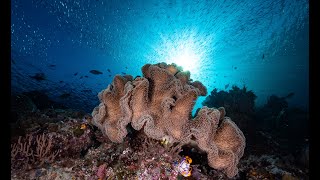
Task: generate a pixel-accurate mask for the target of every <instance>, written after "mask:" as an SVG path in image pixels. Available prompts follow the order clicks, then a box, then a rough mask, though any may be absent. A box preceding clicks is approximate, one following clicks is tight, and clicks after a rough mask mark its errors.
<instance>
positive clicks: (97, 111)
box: [92, 63, 245, 177]
mask: <svg viewBox="0 0 320 180" xmlns="http://www.w3.org/2000/svg"><path fill="white" fill-rule="evenodd" d="M142 73H143V77H136V78H135V79H134V80H133V79H132V77H131V76H120V75H117V76H115V78H114V80H113V82H112V84H110V85H109V86H108V87H107V89H105V90H103V91H101V92H100V93H99V95H98V96H99V99H100V102H101V103H100V105H99V106H98V107H96V108H94V110H93V112H92V116H93V124H95V125H96V126H97V127H98V128H99V129H101V130H102V132H103V133H104V134H105V135H106V136H107V137H108V138H109V139H110V140H111V141H113V142H122V140H123V138H124V137H125V136H126V135H127V129H126V126H127V125H128V124H129V123H131V125H132V127H133V128H134V129H135V130H142V129H143V131H144V132H145V134H146V135H147V136H148V137H150V138H153V139H156V140H162V139H166V140H167V141H169V142H170V143H174V142H179V143H180V145H183V144H188V143H191V142H193V143H196V144H197V145H198V147H199V148H200V149H202V150H203V151H205V152H207V154H208V162H209V165H210V166H211V167H213V168H215V169H219V170H222V171H223V172H225V173H226V175H227V176H228V177H233V176H235V175H236V174H237V173H238V168H237V164H238V162H239V159H240V158H241V157H242V155H243V152H244V148H245V137H244V135H243V133H242V132H241V130H240V129H239V128H238V127H237V126H236V124H235V123H233V122H232V121H231V119H230V118H228V117H224V115H225V110H224V108H218V109H216V108H208V107H206V106H204V107H203V108H201V109H200V110H199V112H198V114H197V116H196V117H195V118H194V119H192V114H191V112H192V109H193V106H194V104H195V101H196V100H197V97H198V96H205V95H206V94H207V90H206V87H205V86H204V85H203V84H202V83H201V82H199V81H194V82H192V80H191V79H190V72H188V71H182V70H181V68H178V67H177V66H176V65H175V64H170V65H167V64H166V63H159V64H155V65H151V64H146V65H144V66H143V67H142Z"/></svg>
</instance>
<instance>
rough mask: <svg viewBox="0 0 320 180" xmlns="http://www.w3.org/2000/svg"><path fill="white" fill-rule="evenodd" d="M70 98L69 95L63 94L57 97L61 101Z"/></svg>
mask: <svg viewBox="0 0 320 180" xmlns="http://www.w3.org/2000/svg"><path fill="white" fill-rule="evenodd" d="M70 96H71V94H70V93H63V94H61V95H60V96H59V98H61V99H66V98H68V97H70Z"/></svg>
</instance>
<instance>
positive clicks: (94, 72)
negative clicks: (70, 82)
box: [90, 70, 103, 75]
mask: <svg viewBox="0 0 320 180" xmlns="http://www.w3.org/2000/svg"><path fill="white" fill-rule="evenodd" d="M90 73H92V74H95V75H98V74H103V73H102V72H101V71H98V70H91V71H90Z"/></svg>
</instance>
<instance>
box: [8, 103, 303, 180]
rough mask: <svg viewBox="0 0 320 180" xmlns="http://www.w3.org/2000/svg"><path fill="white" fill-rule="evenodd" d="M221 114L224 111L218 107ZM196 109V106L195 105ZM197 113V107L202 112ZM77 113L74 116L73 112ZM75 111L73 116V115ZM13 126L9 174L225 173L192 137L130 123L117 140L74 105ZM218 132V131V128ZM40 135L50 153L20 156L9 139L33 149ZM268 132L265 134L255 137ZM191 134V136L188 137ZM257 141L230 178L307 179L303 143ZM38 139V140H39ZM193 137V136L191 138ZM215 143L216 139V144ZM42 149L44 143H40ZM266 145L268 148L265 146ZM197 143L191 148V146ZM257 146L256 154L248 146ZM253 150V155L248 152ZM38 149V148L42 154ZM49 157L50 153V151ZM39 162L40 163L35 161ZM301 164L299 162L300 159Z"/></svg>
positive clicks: (56, 179)
mask: <svg viewBox="0 0 320 180" xmlns="http://www.w3.org/2000/svg"><path fill="white" fill-rule="evenodd" d="M219 111H220V113H221V114H222V115H221V116H222V117H223V114H224V113H225V112H224V111H223V109H222V108H220V109H219ZM199 112H200V111H199ZM202 113H203V112H202ZM77 115H78V116H77ZM75 116H77V117H75ZM22 119H24V121H18V122H16V123H17V126H22V127H23V128H25V130H24V131H23V133H21V134H13V136H12V137H11V138H12V139H11V144H12V147H13V148H12V152H11V153H12V156H11V158H12V163H11V179H13V180H22V179H52V180H60V179H81V180H82V179H88V180H94V179H98V178H101V179H152V178H153V177H158V178H160V179H168V180H169V179H172V180H174V179H191V180H200V179H215V180H224V179H228V177H227V176H226V175H225V174H224V173H223V172H222V171H220V170H216V169H213V168H211V167H210V166H209V165H208V159H207V153H206V152H205V151H203V150H201V149H200V148H199V147H195V146H193V145H192V143H189V144H185V145H184V146H183V147H182V148H179V147H180V146H179V147H178V148H177V147H176V146H170V143H168V144H167V143H166V142H167V141H165V140H162V141H158V140H154V139H152V138H150V137H147V135H146V134H145V133H144V131H135V130H134V129H133V128H132V127H131V126H130V124H129V125H128V126H127V130H128V135H127V136H126V137H125V138H124V139H123V141H122V142H121V143H114V142H112V141H110V140H109V139H108V138H107V137H104V135H103V133H102V132H101V131H100V130H99V129H98V128H97V127H95V126H92V124H91V123H92V122H93V121H92V117H91V116H90V115H88V114H86V115H81V113H79V112H77V111H70V110H62V109H50V110H40V111H37V112H35V113H31V114H25V115H24V116H23V117H22ZM221 135H223V134H221ZM42 136H43V137H45V141H44V142H45V144H48V143H47V142H48V141H49V140H50V139H51V140H50V141H51V145H50V146H48V147H50V148H48V149H50V150H51V151H50V152H51V153H48V154H47V155H48V156H44V157H50V156H51V155H50V154H52V153H55V154H56V153H57V155H56V156H54V158H47V160H45V159H46V158H44V161H42V160H41V159H37V158H35V160H36V161H34V162H33V161H32V158H30V157H29V158H30V159H29V160H28V157H25V156H23V154H20V152H18V153H17V149H16V148H19V147H21V146H20V145H19V146H16V147H14V146H15V145H17V144H19V139H20V143H22V144H24V143H26V145H28V141H29V137H32V138H31V139H32V143H31V146H29V147H28V146H25V147H26V149H29V150H28V152H31V151H30V149H32V150H34V153H35V150H36V148H37V147H36V146H37V142H36V139H37V138H36V137H38V138H39V137H42ZM265 136H269V135H268V134H265V135H264V136H262V137H261V138H263V137H265ZM193 139H194V138H193ZM259 141H261V142H264V144H263V146H260V145H259V144H253V146H247V147H246V151H245V153H244V155H243V157H242V158H241V159H240V161H239V164H238V167H239V173H238V175H236V176H235V177H234V178H232V179H263V178H269V179H281V178H283V179H290V178H291V179H308V167H304V166H305V165H304V164H308V162H307V161H308V148H305V150H304V151H302V152H301V155H300V156H296V155H291V154H290V155H288V154H279V153H278V151H277V150H276V149H277V148H278V146H276V145H275V144H276V143H278V142H276V141H277V139H273V141H274V142H271V141H266V140H265V139H259ZM41 142H43V141H41ZM194 143H196V142H194ZM220 146H221V145H220ZM39 147H43V148H44V150H45V149H46V147H45V146H39ZM265 147H268V148H265ZM195 149H197V150H195ZM257 149H259V151H260V154H259V155H257V153H255V152H254V151H256V150H257ZM253 154H255V155H253ZM43 155H44V154H43ZM186 156H189V157H190V158H192V162H191V164H190V167H191V175H190V176H189V177H183V174H182V172H181V169H179V168H177V167H176V164H177V163H178V164H179V162H180V164H181V163H182V162H183V161H184V159H185V158H186ZM52 157H53V156H52ZM41 162H43V163H41ZM300 164H301V165H300Z"/></svg>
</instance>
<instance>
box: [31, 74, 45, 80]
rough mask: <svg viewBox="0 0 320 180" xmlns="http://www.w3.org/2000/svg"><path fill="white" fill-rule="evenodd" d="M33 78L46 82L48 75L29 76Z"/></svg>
mask: <svg viewBox="0 0 320 180" xmlns="http://www.w3.org/2000/svg"><path fill="white" fill-rule="evenodd" d="M29 77H31V78H32V79H35V80H37V81H42V80H46V79H47V78H46V75H45V74H44V73H36V74H35V75H33V76H29Z"/></svg>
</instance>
